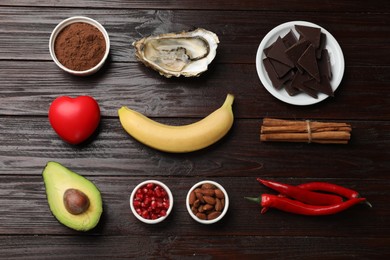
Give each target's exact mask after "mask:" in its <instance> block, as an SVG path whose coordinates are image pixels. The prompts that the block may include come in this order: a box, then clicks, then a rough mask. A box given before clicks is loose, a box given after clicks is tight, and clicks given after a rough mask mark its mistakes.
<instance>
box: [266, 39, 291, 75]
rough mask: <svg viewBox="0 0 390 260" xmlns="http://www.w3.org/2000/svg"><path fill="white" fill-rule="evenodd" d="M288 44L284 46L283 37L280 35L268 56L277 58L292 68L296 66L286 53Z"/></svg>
mask: <svg viewBox="0 0 390 260" xmlns="http://www.w3.org/2000/svg"><path fill="white" fill-rule="evenodd" d="M285 50H286V46H284V43H283V40H282V38H280V37H278V39H277V40H276V42H275V43H274V45H273V46H272V48H271V49H270V50H269V51H268V55H267V57H268V58H271V59H274V60H277V61H279V62H281V63H283V64H285V65H287V66H289V67H290V68H293V67H294V63H293V62H292V61H291V60H290V59H289V58H288V56H287V55H286V53H285Z"/></svg>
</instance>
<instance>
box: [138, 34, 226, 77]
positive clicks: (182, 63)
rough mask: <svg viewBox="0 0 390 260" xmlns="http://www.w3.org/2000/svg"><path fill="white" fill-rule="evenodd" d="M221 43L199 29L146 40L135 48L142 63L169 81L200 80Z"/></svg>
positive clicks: (150, 37)
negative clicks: (180, 79) (182, 79)
mask: <svg viewBox="0 0 390 260" xmlns="http://www.w3.org/2000/svg"><path fill="white" fill-rule="evenodd" d="M218 43H219V39H218V36H217V35H216V34H215V33H213V32H210V31H207V30H205V29H201V28H198V29H196V30H194V31H190V32H181V33H167V34H161V35H157V36H149V37H145V38H142V39H140V40H138V41H135V42H134V43H133V46H134V47H135V49H136V52H135V55H136V57H137V59H138V60H139V61H141V62H142V63H144V64H145V65H146V66H148V67H151V68H153V69H154V70H156V71H158V72H159V73H160V74H161V75H163V76H165V77H167V78H170V77H172V76H176V77H179V76H181V75H183V76H185V77H197V76H199V75H200V74H201V73H202V72H205V71H206V70H207V67H208V65H209V64H210V63H211V62H212V61H213V59H214V57H215V55H216V50H217V47H218Z"/></svg>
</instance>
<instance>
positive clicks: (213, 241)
mask: <svg viewBox="0 0 390 260" xmlns="http://www.w3.org/2000/svg"><path fill="white" fill-rule="evenodd" d="M389 3H390V2H389V1H384V0H381V1H371V2H367V1H352V0H347V1H333V0H331V1H322V2H321V1H320V2H318V1H307V0H300V1H281V2H275V1H270V0H265V1H254V0H244V1H226V0H225V1H219V0H217V1H203V0H200V1H186V0H184V1H165V0H162V1H155V0H152V1H111V0H109V1H95V0H89V1H74V0H71V1H46V0H39V1H35V0H31V1H30V0H20V1H11V0H3V1H1V3H0V205H1V207H0V259H76V258H87V259H90V258H96V259H108V258H118V259H128V258H137V257H138V258H139V257H144V258H168V259H183V258H184V259H185V258H190V257H191V258H197V259H210V258H224V259H225V258H230V259H237V258H244V259H259V258H267V259H286V258H288V259H299V258H308V259H329V258H330V259H340V258H342V259H344V258H346V259H349V258H354V259H385V258H388V257H389V256H390V236H389V234H390V224H389V223H390V222H389V219H390V210H389V207H388V205H389V203H390V201H389V196H390V194H389V193H390V179H389V177H388V175H389V170H390V160H389V158H390V106H389V104H390V103H389V100H390V91H389V86H390V58H389V57H390V38H389V35H390V15H389V14H390V4H389ZM75 15H85V16H89V17H91V18H94V19H96V20H98V21H99V22H101V23H102V24H103V26H104V27H105V28H106V30H107V31H108V33H109V35H110V39H111V51H110V55H109V59H108V61H107V63H106V64H105V66H104V67H103V69H102V70H101V71H100V72H99V73H97V74H96V75H93V76H90V77H84V78H79V77H74V76H71V75H68V74H66V73H64V72H62V71H61V70H60V69H59V68H57V67H56V66H55V64H54V63H53V61H52V60H51V57H50V54H49V51H48V41H49V37H50V33H51V31H52V30H53V29H54V27H55V26H56V25H57V24H58V23H59V22H60V21H61V20H63V19H65V18H67V17H70V16H75ZM294 20H306V21H310V22H313V23H316V24H318V25H320V26H322V27H324V28H325V29H327V30H328V31H329V32H330V33H331V34H332V35H333V36H334V37H335V38H336V39H337V41H338V42H339V44H340V46H341V48H342V50H343V54H344V58H345V61H346V66H345V74H344V77H343V80H342V83H341V85H340V87H339V89H338V90H337V91H336V93H335V97H334V98H328V99H326V100H325V101H323V102H321V103H319V104H316V105H311V106H293V105H289V104H286V103H283V102H281V101H279V100H277V99H275V98H274V97H273V96H272V95H271V94H270V93H268V91H267V90H266V89H265V88H264V87H263V85H262V83H261V82H260V80H259V77H258V75H257V72H256V66H255V62H256V60H255V56H256V51H257V48H258V46H259V43H260V41H261V40H262V39H263V37H264V36H265V35H266V34H267V33H268V32H269V31H270V30H271V29H272V28H274V27H275V26H277V25H279V24H282V23H284V22H287V21H294ZM195 27H203V28H206V29H209V30H211V31H213V32H215V33H216V34H217V35H218V36H219V39H220V41H221V43H220V45H219V47H218V51H217V57H216V59H215V60H214V61H213V63H212V64H211V66H210V68H209V70H208V71H207V72H206V73H204V74H203V75H201V76H200V77H199V78H193V79H188V78H177V79H176V78H175V79H166V78H163V77H161V76H160V75H158V73H157V72H155V71H153V70H151V69H149V68H146V67H145V66H144V65H142V64H140V63H139V62H137V61H136V59H135V57H134V49H133V48H132V46H131V43H132V42H133V41H135V40H137V39H139V38H141V37H143V36H147V35H149V34H157V33H165V32H171V31H180V30H188V29H191V28H195ZM227 93H233V94H234V95H235V102H234V105H233V111H234V115H235V122H234V125H233V127H232V129H231V131H230V132H229V133H228V134H227V135H226V136H225V137H224V138H223V139H222V140H220V141H219V142H217V143H216V144H214V145H212V146H211V147H208V148H206V149H204V150H201V151H197V152H193V153H188V154H169V153H164V152H159V151H156V150H154V149H152V148H149V147H146V146H144V145H143V144H141V143H139V142H138V141H136V140H135V139H133V138H132V137H130V136H129V135H128V134H127V133H126V132H125V131H124V130H123V129H122V127H121V125H120V123H119V120H118V116H117V110H118V109H119V108H120V107H121V106H124V105H125V106H129V107H131V108H133V109H135V110H137V111H139V112H141V113H143V114H145V115H147V116H149V117H151V118H153V119H154V120H156V121H159V122H162V123H167V124H172V125H182V124H187V123H192V122H195V121H197V120H199V119H201V118H203V117H204V116H206V115H208V114H209V113H211V112H212V111H214V110H215V109H217V108H218V107H219V106H220V105H221V104H222V102H223V100H224V99H225V97H226V94H227ZM62 95H69V96H78V95H90V96H93V97H94V98H95V99H96V100H97V101H98V103H99V106H100V109H101V112H102V118H101V123H100V125H99V128H98V130H97V131H96V132H95V134H94V135H93V136H92V138H91V139H90V140H89V141H88V142H86V143H84V144H82V145H79V146H73V145H70V144H67V143H65V142H64V141H62V140H61V139H60V138H59V137H58V136H57V135H56V134H55V132H54V131H53V129H52V128H51V126H50V124H49V121H48V118H47V112H48V109H49V106H50V104H51V102H52V101H53V100H54V99H55V98H56V97H58V96H62ZM264 117H275V118H288V119H296V120H306V119H310V120H322V121H336V122H348V123H350V124H351V125H352V137H351V141H350V143H349V144H348V145H320V144H306V143H262V142H260V141H259V130H260V126H261V124H262V120H263V118H264ZM48 161H58V162H60V163H62V164H63V165H65V166H66V167H69V168H70V169H72V170H74V171H76V172H78V173H80V174H82V175H84V176H86V177H87V178H88V179H90V180H91V181H93V182H94V183H95V184H96V185H97V186H98V188H99V189H100V191H101V193H102V197H103V202H104V213H103V216H102V219H101V221H100V223H99V225H98V226H97V227H96V228H95V229H93V230H92V231H89V232H86V233H81V232H77V231H74V230H71V229H69V228H66V227H65V226H63V225H61V224H60V223H58V222H57V221H56V219H55V218H54V217H53V215H52V214H51V213H50V210H49V207H48V204H47V199H46V194H45V188H44V183H43V179H42V170H43V168H44V166H45V165H46V163H47V162H48ZM256 177H263V178H267V179H273V180H277V181H280V182H285V183H290V184H294V185H297V184H300V183H304V182H310V181H328V182H333V183H336V184H339V185H343V186H346V187H349V188H352V189H355V190H358V191H359V192H360V194H361V195H362V196H364V197H367V198H368V200H369V201H370V202H371V204H372V205H373V208H369V207H367V206H366V205H357V206H355V207H353V208H352V209H349V210H347V211H345V212H342V213H340V214H337V215H332V216H324V217H306V216H300V215H294V214H289V213H285V212H281V211H278V210H269V211H268V212H267V213H266V214H264V215H261V214H260V206H259V205H256V204H253V203H251V202H248V201H246V200H245V199H244V198H243V197H244V196H258V195H260V194H262V193H274V192H273V191H272V190H270V189H268V188H266V187H264V186H262V185H260V184H259V183H258V182H257V181H256ZM146 179H158V180H161V181H163V182H164V183H166V184H167V185H168V186H169V187H170V188H171V190H172V191H173V193H174V200H175V204H174V209H173V212H172V215H170V216H169V218H168V219H167V220H166V221H164V222H163V223H161V224H158V225H152V226H150V225H146V224H143V223H141V222H139V221H138V220H137V219H136V218H135V217H134V216H133V215H132V213H131V211H130V208H129V196H130V193H131V191H132V190H133V188H134V187H135V186H136V185H137V184H138V183H140V182H141V181H144V180H146ZM204 179H211V180H215V181H217V182H219V183H221V184H222V185H223V186H224V187H225V188H226V190H227V191H228V193H229V197H230V203H231V204H230V208H229V211H228V214H227V215H226V217H225V218H224V219H223V220H222V221H221V222H219V223H217V224H214V225H207V226H205V225H200V224H198V223H196V222H195V221H194V220H192V219H191V218H190V216H189V215H188V213H187V210H186V208H185V197H186V195H187V192H188V189H189V188H190V187H191V186H192V185H193V184H194V183H196V182H197V181H200V180H204Z"/></svg>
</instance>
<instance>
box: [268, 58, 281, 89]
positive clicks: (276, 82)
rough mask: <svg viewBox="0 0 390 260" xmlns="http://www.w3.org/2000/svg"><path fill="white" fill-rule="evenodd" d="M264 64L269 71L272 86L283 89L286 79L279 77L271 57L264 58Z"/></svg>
mask: <svg viewBox="0 0 390 260" xmlns="http://www.w3.org/2000/svg"><path fill="white" fill-rule="evenodd" d="M263 64H264V68H265V70H266V71H267V74H268V77H269V79H270V80H271V83H272V86H273V87H274V88H275V89H281V88H282V86H283V83H284V81H283V80H281V79H279V78H278V74H276V71H275V70H274V67H273V66H272V64H271V62H270V59H269V58H265V59H263Z"/></svg>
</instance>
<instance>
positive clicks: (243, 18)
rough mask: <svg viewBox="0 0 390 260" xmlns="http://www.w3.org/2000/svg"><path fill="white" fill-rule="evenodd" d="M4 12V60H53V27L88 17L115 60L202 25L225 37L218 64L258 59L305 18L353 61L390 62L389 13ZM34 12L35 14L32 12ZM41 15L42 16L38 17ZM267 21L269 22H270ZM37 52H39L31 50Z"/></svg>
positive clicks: (0, 43)
mask: <svg viewBox="0 0 390 260" xmlns="http://www.w3.org/2000/svg"><path fill="white" fill-rule="evenodd" d="M2 9H3V12H2V13H1V14H0V21H2V25H3V26H2V27H0V58H1V59H12V60H13V59H17V60H26V59H27V60H33V61H35V60H51V58H50V55H49V50H48V43H49V38H50V34H51V32H52V30H53V29H54V28H55V26H56V25H57V24H58V23H59V22H60V21H62V20H64V19H66V18H68V17H71V16H76V15H84V16H88V17H91V18H94V19H96V20H97V21H99V22H100V23H101V24H102V25H103V26H104V27H105V28H106V30H107V32H108V34H109V35H110V40H111V52H110V53H111V55H110V56H111V57H110V58H111V59H112V60H113V61H115V62H117V61H120V62H135V56H134V49H133V48H132V46H131V43H132V42H134V41H135V40H138V39H140V38H142V37H144V36H149V35H151V34H159V33H167V32H175V31H181V30H188V29H193V28H197V27H201V28H205V29H208V30H211V31H213V32H215V33H216V34H217V35H218V37H219V38H220V42H221V43H220V45H219V47H218V55H217V58H216V61H215V62H216V63H219V62H222V63H251V64H253V63H254V62H255V57H256V51H257V48H258V46H259V44H260V42H261V40H262V39H263V37H264V36H265V35H266V34H267V33H268V32H269V31H270V30H272V29H273V28H274V27H275V26H277V25H279V24H282V23H285V22H288V21H295V20H305V21H310V22H313V23H317V24H318V25H320V26H322V27H324V28H325V29H326V30H328V31H329V32H330V33H331V34H332V35H333V36H334V37H335V38H336V39H337V41H338V42H339V44H340V45H341V48H342V50H343V53H344V56H345V58H346V60H347V65H349V64H354V65H355V66H356V65H361V66H379V65H388V64H389V63H388V61H389V59H388V58H387V57H386V55H381V54H387V55H388V56H389V55H390V50H389V48H388V46H389V43H390V40H389V38H388V35H390V26H389V24H390V16H389V15H388V14H387V13H384V14H378V13H366V14H364V22H362V14H361V13H345V14H343V15H342V16H340V15H339V14H338V13H310V12H309V13H308V12H290V13H288V17H286V13H284V12H265V13H264V12H261V11H258V12H256V11H253V12H252V11H251V12H236V11H225V12H220V11H205V12H203V13H202V19H198V11H187V10H121V9H119V10H110V12H107V11H106V10H105V9H83V10H82V12H80V10H78V9H74V8H70V9H66V8H65V9H61V8H56V9H50V8H48V9H43V10H41V9H31V8H23V7H21V8H11V7H10V8H8V7H4V8H2ZM31 10H34V12H31ZM37 18H39V19H37ZM265 21H267V22H265ZM31 50H34V51H31Z"/></svg>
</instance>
